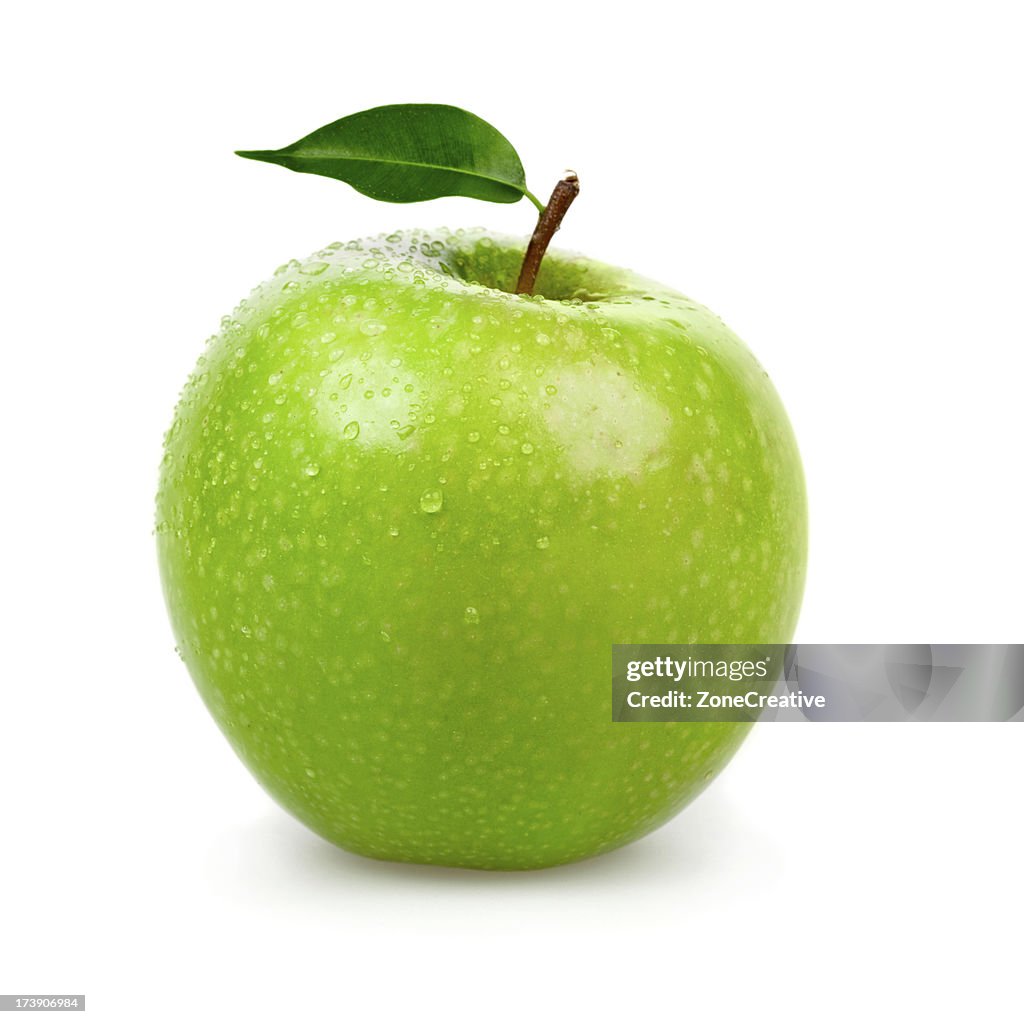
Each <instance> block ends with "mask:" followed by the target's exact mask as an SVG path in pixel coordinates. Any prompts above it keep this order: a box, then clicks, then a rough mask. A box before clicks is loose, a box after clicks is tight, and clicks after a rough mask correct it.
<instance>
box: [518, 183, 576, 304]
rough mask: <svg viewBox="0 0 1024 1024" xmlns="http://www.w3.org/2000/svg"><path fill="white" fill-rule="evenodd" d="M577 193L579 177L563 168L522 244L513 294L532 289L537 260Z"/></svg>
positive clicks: (536, 270)
mask: <svg viewBox="0 0 1024 1024" xmlns="http://www.w3.org/2000/svg"><path fill="white" fill-rule="evenodd" d="M579 194H580V181H579V178H577V177H576V174H575V173H574V172H573V171H566V172H565V177H564V178H563V179H562V180H561V181H560V182H559V183H558V184H557V185H556V186H555V190H554V192H552V193H551V198H550V199H549V200H548V205H547V206H545V207H544V212H543V213H542V214H541V215H540V217H539V218H538V219H537V226H536V227H535V228H534V229H533V237H532V238H531V239H530V244H529V245H528V246H527V247H526V256H525V257H524V258H523V269H522V270H520V271H519V282H518V283H517V284H516V294H517V295H529V294H530V293H531V292H532V291H533V286H534V284H536V282H537V272H538V271H539V270H540V261H541V260H542V259H544V253H546V252H547V251H548V245H549V244H550V243H551V239H552V236H553V235H554V233H555V232H556V231H557V230H558V225H559V224H561V223H562V218H563V217H564V216H565V214H566V211H567V210H568V209H569V207H570V206H572V201H573V200H574V199H575V198H576V197H577V196H578V195H579Z"/></svg>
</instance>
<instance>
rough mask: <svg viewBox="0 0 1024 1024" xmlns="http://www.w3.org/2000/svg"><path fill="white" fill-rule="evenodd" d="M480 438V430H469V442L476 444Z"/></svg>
mask: <svg viewBox="0 0 1024 1024" xmlns="http://www.w3.org/2000/svg"><path fill="white" fill-rule="evenodd" d="M479 440H480V432H479V431H477V430H471V431H470V432H469V443H470V444H476V443H477V441H479Z"/></svg>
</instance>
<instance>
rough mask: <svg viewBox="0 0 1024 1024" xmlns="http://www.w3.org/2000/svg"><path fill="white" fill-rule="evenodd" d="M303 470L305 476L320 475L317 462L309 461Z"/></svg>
mask: <svg viewBox="0 0 1024 1024" xmlns="http://www.w3.org/2000/svg"><path fill="white" fill-rule="evenodd" d="M303 472H304V473H305V474H306V476H319V475H320V467H319V465H317V463H315V462H311V463H309V465H308V466H306V468H305V469H304V470H303Z"/></svg>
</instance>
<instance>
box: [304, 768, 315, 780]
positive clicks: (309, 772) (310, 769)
mask: <svg viewBox="0 0 1024 1024" xmlns="http://www.w3.org/2000/svg"><path fill="white" fill-rule="evenodd" d="M306 774H307V775H308V776H309V777H310V778H311V779H315V778H316V772H315V771H313V769H312V768H307V769H306Z"/></svg>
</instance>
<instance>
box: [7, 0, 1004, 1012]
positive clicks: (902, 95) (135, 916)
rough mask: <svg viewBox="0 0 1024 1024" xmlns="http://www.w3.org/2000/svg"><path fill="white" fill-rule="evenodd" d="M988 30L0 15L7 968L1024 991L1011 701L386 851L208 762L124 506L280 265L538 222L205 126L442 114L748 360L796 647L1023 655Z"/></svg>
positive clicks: (925, 994) (150, 574)
mask: <svg viewBox="0 0 1024 1024" xmlns="http://www.w3.org/2000/svg"><path fill="white" fill-rule="evenodd" d="M1016 15H1019V9H1018V6H1017V5H1015V4H1013V3H1009V2H1007V3H1002V4H1000V3H986V2H978V0H973V2H969V3H968V2H964V3H923V2H922V3H908V2H903V0H886V2H884V3H876V2H873V0H864V2H860V3H857V4H837V3H824V4H823V3H791V2H783V3H772V4H758V3H735V2H722V0H717V2H713V3H712V2H702V3H696V4H687V3H681V4H677V5H670V4H657V5H656V4H653V3H650V2H644V0H634V2H631V3H629V4H626V5H608V6H605V5H601V4H591V5H581V4H557V3H544V4H539V3H532V2H523V3H519V4H501V5H499V4H492V3H484V2H480V0H478V2H473V3H463V2H452V0H446V2H445V3H438V4H428V3H416V4H412V3H407V2H402V3H395V2H392V3H342V2H338V0H334V2H331V3H319V2H314V0H306V2H303V3H301V4H295V3H286V2H284V0H281V2H278V3H258V2H250V3H246V4H225V3H220V4H219V3H215V2H206V3H202V4H194V3H187V2H185V3H178V4H175V5H167V6H164V5H154V4H138V3H131V4H129V3H121V4H118V3H112V2H93V3H70V2H67V3H59V2H58V3H51V4H45V5H44V4H34V5H33V4H18V5H16V6H15V7H13V8H12V9H11V10H9V11H8V12H7V14H6V15H5V28H4V38H3V41H2V44H0V45H2V47H3V54H2V60H0V75H2V77H3V82H2V88H3V95H4V98H5V107H7V108H8V109H7V111H6V113H5V116H4V119H3V123H2V126H0V145H2V147H3V161H2V164H0V175H2V176H3V178H4V180H5V187H4V200H5V202H4V208H5V212H4V229H3V235H4V250H5V251H4V256H3V258H4V264H5V267H4V274H3V281H4V305H3V311H2V314H0V324H2V330H3V363H2V365H3V371H4V374H3V386H2V392H0V393H2V400H0V417H2V438H3V463H2V465H3V486H4V500H3V502H2V505H0V517H2V526H3V533H2V536H3V571H2V579H3V600H4V614H3V627H4V638H5V642H4V649H3V667H2V704H0V992H56V991H64V992H69V991H70V992H85V993H87V996H88V1001H89V1007H90V1008H89V1010H88V1011H87V1012H88V1013H89V1014H90V1019H95V1020H98V1021H104V1022H106V1021H112V1022H120V1021H133V1022H134V1021H165V1020H166V1021H184V1020H190V1021H233V1020H243V1019H244V1020H254V1021H264V1020H267V1021H269V1020H325V1019H336V1020H358V1021H367V1020H370V1021H373V1020H383V1021H406V1020H434V1019H438V1020H445V1021H474V1022H475V1021H485V1020H487V1021H489V1020H499V1021H500V1020H521V1019H530V1020H540V1021H566V1020H583V1021H587V1020H615V1019H681V1018H684V1017H685V1018H688V1019H693V1020H700V1021H713V1020H730V1021H733V1020H743V1019H746V1018H750V1017H753V1016H755V1015H756V1016H758V1017H761V1016H764V1015H765V1014H770V1015H771V1016H773V1017H783V1018H787V1019H790V1020H794V1021H820V1020H830V1021H836V1020H840V1021H842V1020H857V1021H860V1020H863V1019H871V1020H882V1021H890V1020H899V1019H903V1018H904V1017H909V1018H911V1019H927V1020H942V1021H945V1020H950V1021H952V1020H964V1019H974V1020H985V1021H1004V1020H1005V1021H1009V1020H1019V1019H1020V1013H1021V1009H1020V996H1019V985H1018V984H1017V983H1016V982H1015V980H1014V979H1015V978H1017V979H1018V980H1019V967H1020V956H1019V954H1020V941H1021V940H1020V930H1019V922H1020V920H1021V918H1022V911H1024V889H1022V888H1021V883H1020V865H1021V863H1022V860H1024V842H1022V827H1021V796H1020V780H1021V777H1022V772H1024V743H1022V740H1024V733H1022V732H1021V731H1020V729H1019V728H1018V727H1016V726H1010V725H1003V726H1000V725H987V726H986V725H973V726H969V725H961V726H955V725H954V726H938V725H936V726H921V727H912V726H899V725H894V726H884V727H883V726H866V725H862V726H853V725H850V726H834V727H826V726H806V725H805V726H779V725H776V726H771V725H766V726H763V727H762V728H760V729H759V730H757V731H756V732H755V735H754V736H753V737H752V739H751V740H750V742H749V743H748V744H747V745H746V746H745V747H744V749H743V750H742V751H741V753H740V754H739V755H738V756H737V758H736V760H735V761H734V762H733V764H732V766H731V767H730V768H729V770H728V771H727V772H726V773H725V775H724V776H723V778H722V779H721V780H720V781H719V782H718V783H717V784H716V785H715V786H714V787H712V789H711V790H710V791H709V792H708V793H707V794H706V795H705V796H703V797H702V798H701V799H700V800H698V801H697V803H695V804H694V805H693V806H692V807H691V808H690V809H688V810H687V811H686V812H684V813H683V814H682V815H681V816H680V817H679V818H677V819H676V820H675V821H674V822H673V823H672V824H670V825H669V826H667V827H666V828H664V829H663V830H662V831H660V832H659V833H657V834H656V835H654V836H653V837H650V838H648V839H646V840H644V841H643V842H641V843H639V844H636V845H634V846H633V847H631V848H628V849H626V850H623V851H621V852H619V853H616V854H611V855H608V856H606V857H604V858H599V859H597V860H595V861H592V862H588V863H584V864H580V865H577V866H573V867H568V868H563V869H557V870H552V871H548V872H542V873H539V874H528V875H489V874H478V873H469V872H458V871H445V870H439V869H429V868H415V867H399V866H394V865H387V864H377V863H372V862H368V861H363V860H360V859H358V858H355V857H351V856H349V855H346V854H343V853H341V852H339V851H335V850H334V849H333V848H331V847H329V846H327V845H326V844H324V843H323V842H321V841H320V840H318V839H316V838H315V837H313V836H312V835H310V834H308V833H307V832H305V831H304V829H303V828H302V827H301V826H299V825H298V824H296V823H295V822H293V821H292V820H291V819H289V818H288V817H287V816H286V815H285V814H284V812H282V811H279V810H278V809H277V808H276V807H275V806H274V805H273V804H272V803H271V802H270V800H269V799H268V798H267V797H266V796H265V795H264V794H263V793H262V792H261V790H260V789H259V788H258V787H257V786H256V784H255V783H254V782H253V781H252V780H251V779H250V777H249V776H248V775H247V773H246V771H245V770H244V769H243V767H242V766H241V765H240V763H238V762H237V760H236V759H235V757H234V755H233V754H232V753H231V752H230V750H229V748H228V746H227V744H226V743H225V742H224V741H223V740H222V738H221V737H220V735H219V733H218V732H217V730H216V728H215V727H214V725H213V723H212V720H211V719H210V718H209V717H208V715H207V714H206V712H205V711H204V710H203V708H202V706H201V704H200V702H199V699H198V697H197V696H196V695H195V693H194V691H193V689H192V685H191V683H190V681H189V679H188V678H187V675H186V673H185V670H184V668H183V667H182V665H181V663H180V662H179V661H178V659H177V658H176V657H175V655H174V653H173V641H172V638H171V635H170V630H169V628H168V625H167V622H166V617H165V614H164V611H163V607H162V599H161V596H160V591H159V584H158V579H157V574H156V567H155V559H154V552H153V541H152V536H151V525H152V499H153V494H154V490H155V477H156V466H157V463H158V461H159V455H160V441H161V437H162V433H163V430H164V429H165V428H166V427H167V425H168V423H169V421H170V415H171V410H172V407H173V403H174V400H175V398H176V395H177V392H178V389H179V387H180V386H181V384H182V383H183V381H184V378H185V376H186V374H187V373H188V371H189V370H190V369H191V367H192V365H193V363H194V360H195V358H196V356H197V355H198V353H199V351H200V349H201V346H202V342H203V339H204V338H205V337H206V336H207V335H208V334H210V333H212V332H213V331H214V330H215V329H216V327H217V324H218V321H219V318H220V316H221V315H222V314H223V313H226V312H228V311H229V310H230V309H231V307H232V306H233V305H234V303H235V302H236V301H237V299H238V298H240V297H241V296H242V295H244V294H245V293H246V292H247V291H248V290H249V288H250V287H251V286H252V285H253V284H255V283H256V282H257V281H259V280H260V279H262V278H263V277H265V276H267V275H268V274H269V272H270V271H271V270H272V269H273V268H274V267H275V266H277V265H278V264H280V263H282V262H284V261H285V260H286V259H288V258H289V257H292V256H303V255H305V254H307V253H308V252H310V251H312V250H314V249H316V248H319V247H320V246H322V245H323V244H324V243H326V242H328V241H331V240H333V239H340V240H345V239H347V238H352V237H358V236H360V235H363V234H371V233H378V232H380V231H383V230H387V229H390V228H393V227H402V226H414V225H421V226H434V225H437V224H441V223H447V224H450V225H453V226H455V225H472V224H478V223H483V224H486V225H489V226H491V227H493V228H494V229H496V230H504V231H510V232H516V233H525V232H527V231H528V230H529V227H530V226H531V221H532V213H531V208H530V207H529V206H528V205H527V204H525V203H523V204H520V205H517V206H511V207H501V206H492V205H485V204H479V203H473V202H470V201H469V200H458V199H452V200H443V201H437V202H435V203H433V204H431V205H429V206H420V207H389V206H383V205H380V204H377V203H373V202H371V201H370V200H368V199H365V198H363V197H361V196H358V195H357V194H355V193H354V192H352V191H351V190H350V189H348V188H347V187H346V186H344V185H341V184H339V183H337V182H331V181H328V180H325V179H324V180H321V179H315V178H312V177H308V176H304V177H298V176H295V175H290V174H288V173H287V172H285V171H282V170H280V169H279V168H273V167H268V166H263V165H257V164H252V163H243V162H242V161H241V160H239V159H237V158H236V157H234V156H232V150H233V149H236V148H272V147H276V146H280V145H284V144H285V143H288V142H291V141H292V140H293V139H295V138H297V137H298V136H300V135H302V134H305V133H306V132H308V131H310V130H312V129H313V128H315V127H318V126H319V125H321V124H324V123H326V122H327V121H330V120H333V119H334V118H336V117H339V116H342V115H344V114H347V113H351V112H354V111H356V110H360V109H363V108H365V107H370V106H375V105H378V104H382V103H390V102H400V101H405V102H448V103H454V104H457V105H460V106H465V107H467V108H469V109H471V110H473V111H474V112H476V113H479V114H480V115H481V116H483V117H485V118H486V119H488V120H489V121H491V122H492V123H493V124H495V125H496V126H497V127H498V128H499V129H500V130H501V131H502V132H504V133H505V134H506V135H507V136H508V137H509V138H510V139H511V140H512V141H513V143H514V144H515V145H516V146H517V148H518V149H519V151H520V153H521V155H522V157H523V161H524V164H525V166H526V168H527V175H528V180H529V181H530V184H531V187H532V188H533V190H534V191H535V192H538V193H543V194H546V192H547V190H548V189H549V188H550V186H551V184H553V182H554V181H555V179H556V178H557V177H558V175H559V174H560V172H561V171H562V170H563V168H564V167H566V166H571V167H574V168H575V169H576V170H577V171H578V172H579V174H580V176H581V179H582V184H583V191H582V195H581V198H580V199H579V201H578V203H577V205H576V206H575V207H574V208H573V211H572V213H571V214H570V216H569V218H568V220H567V222H566V224H565V226H564V228H563V230H562V232H561V234H560V239H559V241H560V244H561V245H563V246H564V247H569V248H575V249H579V250H582V251H584V252H587V253H589V254H590V255H592V256H595V257H598V258H602V259H605V260H608V261H610V262H613V263H619V264H623V265H626V266H630V267H633V268H634V269H636V270H638V271H640V272H642V273H645V274H647V275H649V276H651V277H655V278H658V279H661V280H663V281H665V282H666V283H668V284H670V285H672V286H674V287H677V288H679V289H681V290H683V291H685V292H687V293H689V294H691V295H693V296H694V297H695V298H697V299H700V300H701V301H703V302H705V303H706V304H708V305H710V306H711V307H712V308H713V309H715V310H716V311H717V312H718V313H720V314H721V315H722V316H723V317H724V318H725V320H726V321H727V322H728V323H730V324H731V325H732V326H733V327H734V328H735V329H736V330H737V331H738V332H739V333H740V334H741V335H742V336H743V337H744V338H745V339H746V340H747V341H748V343H749V344H750V345H751V347H752V348H753V349H754V351H755V352H756V353H757V355H758V357H759V358H760V359H761V361H762V362H763V363H764V364H765V366H766V367H768V369H769V370H770V372H771V374H772V377H773V379H774V380H775V382H776V385H777V387H778V389H779V391H780V392H781V394H782V396H783V398H784V400H785V402H786V404H787V406H788V409H789V411H790V414H791V418H792V420H793V423H794V426H795V428H796V432H797V435H798V437H799V438H800V441H801V445H802V449H803V453H804V457H805V463H806V470H807V477H808V481H809V488H810V499H811V514H812V549H811V562H810V573H809V579H808V586H807V592H806V599H805V604H804V612H803V618H802V621H801V624H800V629H799V634H798V639H801V640H803V641H808V642H810V641H820V642H835V641H843V642H1008V641H1015V640H1016V641H1019V640H1022V639H1024V637H1022V636H1021V632H1020V629H1021V617H1022V616H1021V613H1022V601H1021V596H1020V595H1021V591H1020V580H1021V576H1022V570H1024V557H1022V547H1021V541H1020V524H1019V518H1020V514H1021V513H1020V509H1021V501H1020V486H1019V480H1020V446H1021V445H1020V442H1021V435H1022V430H1021V420H1022V414H1021V403H1020V397H1019V395H1020V389H1021V382H1022V372H1024V357H1022V350H1024V331H1022V326H1021V324H1022V312H1021V309H1022V306H1021V281H1022V279H1024V258H1022V241H1021V239H1022V238H1024V204H1022V198H1021V196H1022V189H1021V183H1022V181H1024V160H1022V148H1021V130H1020V129H1021V121H1020V98H1021V95H1022V89H1024V73H1022V70H1021V68H1022V64H1021V61H1020V52H1021V42H1022V38H1021V30H1020V26H1019V25H1018V24H1017V23H1016V21H1015V16H1016ZM147 1000H155V1002H154V1003H152V1004H148V1005H147V1004H146V1003H145V1001H147ZM144 1006H145V1008H144Z"/></svg>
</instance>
